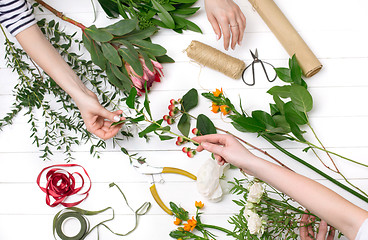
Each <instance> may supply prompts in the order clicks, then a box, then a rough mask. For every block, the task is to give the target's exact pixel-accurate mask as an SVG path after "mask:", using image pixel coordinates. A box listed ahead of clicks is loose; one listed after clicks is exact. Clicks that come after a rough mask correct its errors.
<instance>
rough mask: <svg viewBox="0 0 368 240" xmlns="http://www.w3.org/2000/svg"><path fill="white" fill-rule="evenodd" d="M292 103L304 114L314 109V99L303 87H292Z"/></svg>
mask: <svg viewBox="0 0 368 240" xmlns="http://www.w3.org/2000/svg"><path fill="white" fill-rule="evenodd" d="M290 90H291V91H290V92H291V96H290V98H291V101H292V102H293V104H294V106H295V108H296V109H297V110H299V111H302V112H305V113H306V112H309V111H310V110H312V108H313V98H312V96H311V95H310V93H309V92H308V90H307V89H305V88H304V87H303V86H299V85H292V86H291V89H290Z"/></svg>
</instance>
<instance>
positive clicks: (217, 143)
mask: <svg viewBox="0 0 368 240" xmlns="http://www.w3.org/2000/svg"><path fill="white" fill-rule="evenodd" d="M193 140H194V141H196V142H198V143H200V145H199V146H198V147H197V149H196V150H197V151H198V152H201V151H203V150H207V151H209V152H212V153H213V154H214V156H215V159H216V160H217V162H218V164H220V165H224V164H225V163H226V162H228V163H230V164H232V165H234V166H237V167H239V168H243V170H245V171H247V169H244V168H245V166H246V162H247V161H249V159H250V158H254V157H255V156H254V155H253V154H252V153H251V152H249V151H248V149H246V148H245V147H244V146H243V145H242V144H241V143H239V142H238V141H237V140H236V139H235V138H234V137H232V136H230V135H227V134H210V135H204V136H199V137H194V138H193Z"/></svg>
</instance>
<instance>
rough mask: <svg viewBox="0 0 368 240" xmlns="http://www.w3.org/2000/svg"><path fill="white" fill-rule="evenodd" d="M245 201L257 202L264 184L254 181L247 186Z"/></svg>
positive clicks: (262, 191)
mask: <svg viewBox="0 0 368 240" xmlns="http://www.w3.org/2000/svg"><path fill="white" fill-rule="evenodd" d="M248 190H249V192H248V196H247V201H248V202H251V203H259V201H260V200H261V198H262V195H263V193H264V186H263V184H262V183H258V182H255V183H253V184H252V185H251V186H250V187H249V189H248Z"/></svg>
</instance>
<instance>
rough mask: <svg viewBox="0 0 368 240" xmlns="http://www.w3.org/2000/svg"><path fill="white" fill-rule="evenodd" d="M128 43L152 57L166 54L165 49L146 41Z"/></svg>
mask: <svg viewBox="0 0 368 240" xmlns="http://www.w3.org/2000/svg"><path fill="white" fill-rule="evenodd" d="M130 42H131V43H132V44H133V45H135V46H137V47H139V48H140V49H142V50H143V51H146V52H149V53H151V54H152V55H154V56H162V55H165V54H166V49H165V48H163V47H162V46H160V45H158V44H154V43H151V42H149V41H146V40H131V41H130Z"/></svg>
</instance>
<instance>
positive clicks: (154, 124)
mask: <svg viewBox="0 0 368 240" xmlns="http://www.w3.org/2000/svg"><path fill="white" fill-rule="evenodd" d="M163 121H164V120H163V119H160V120H158V121H157V122H156V123H157V124H156V123H152V124H150V125H149V126H148V127H147V128H145V129H144V130H143V131H141V132H140V133H138V136H139V137H140V138H142V137H144V136H145V135H147V134H148V133H150V132H153V131H155V130H157V129H159V128H160V127H161V126H160V125H161V124H162V122H163Z"/></svg>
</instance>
